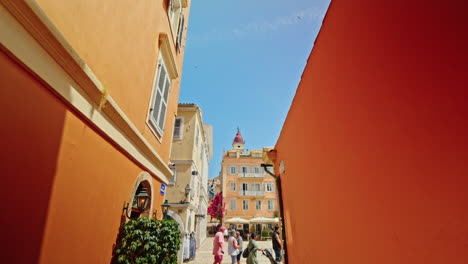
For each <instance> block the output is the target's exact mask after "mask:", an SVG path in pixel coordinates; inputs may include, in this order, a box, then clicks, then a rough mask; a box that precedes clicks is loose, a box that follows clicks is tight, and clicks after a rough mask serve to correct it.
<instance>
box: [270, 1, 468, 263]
mask: <svg viewBox="0 0 468 264" xmlns="http://www.w3.org/2000/svg"><path fill="white" fill-rule="evenodd" d="M465 11H466V6H465V4H464V3H463V2H462V1H449V2H440V1H434V0H426V1H406V0H393V1H375V0H361V1H333V2H332V3H331V6H330V8H329V10H328V13H327V15H326V19H325V21H324V24H323V26H322V29H321V32H320V34H319V37H318V39H317V40H316V43H315V46H314V48H313V51H312V53H311V55H310V57H309V60H308V64H307V66H306V68H305V70H304V73H303V76H302V80H301V82H300V84H299V87H298V89H297V92H296V96H295V98H294V101H293V104H292V106H291V109H290V111H289V114H288V116H287V119H286V121H285V123H284V126H283V129H282V132H281V135H280V137H279V139H278V142H277V144H276V149H277V160H276V162H277V164H276V165H278V163H279V162H280V161H281V160H283V161H284V164H285V173H283V174H281V178H282V188H283V199H284V207H285V219H286V231H287V238H288V240H287V242H288V249H289V260H290V262H289V263H294V264H303V263H314V264H324V263H326V264H342V263H347V264H351V263H356V264H375V263H380V264H385V263H388V264H395V263H402V264H404V263H408V264H409V263H411V264H415V263H421V264H423V263H424V264H436V263H437V264H440V263H451V264H462V263H468V193H467V186H468V178H467V177H466V176H467V175H468V137H467V135H468V126H467V120H468V103H467V102H468V90H467V87H468V83H467V79H466V61H468V56H467V52H466V51H467V47H468V42H467V39H466V28H467V26H468V20H467V19H466V12H465ZM311 37H312V36H311ZM304 120H307V122H303V121H304ZM276 168H278V166H276ZM276 173H278V171H277V172H276Z"/></svg>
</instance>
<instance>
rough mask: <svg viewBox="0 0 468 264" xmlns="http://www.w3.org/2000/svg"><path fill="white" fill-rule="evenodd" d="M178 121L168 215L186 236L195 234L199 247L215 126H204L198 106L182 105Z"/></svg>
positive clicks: (203, 225) (172, 152) (204, 224)
mask: <svg viewBox="0 0 468 264" xmlns="http://www.w3.org/2000/svg"><path fill="white" fill-rule="evenodd" d="M177 112H178V114H177V117H176V119H175V126H174V138H173V142H172V151H171V163H172V169H173V171H174V176H173V177H172V178H170V179H169V184H168V188H167V194H166V199H167V200H168V202H169V203H170V205H171V206H170V208H169V211H168V216H169V217H170V218H172V219H174V220H176V221H177V222H178V223H179V225H180V226H182V227H183V228H182V229H183V231H184V234H187V235H189V234H194V235H195V238H196V240H197V244H198V245H199V244H201V243H202V242H203V241H204V240H205V239H206V226H207V224H206V222H207V215H206V213H207V208H208V201H209V197H208V190H207V185H208V165H209V161H210V160H211V158H212V153H213V149H212V144H213V136H212V133H213V132H212V131H213V129H212V127H211V126H210V125H207V124H203V118H202V111H201V109H200V107H199V106H198V105H196V104H179V107H178V111H177Z"/></svg>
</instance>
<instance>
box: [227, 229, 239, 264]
mask: <svg viewBox="0 0 468 264" xmlns="http://www.w3.org/2000/svg"><path fill="white" fill-rule="evenodd" d="M228 254H229V256H231V261H232V264H236V263H237V255H239V245H237V240H236V231H235V230H231V231H229V239H228Z"/></svg>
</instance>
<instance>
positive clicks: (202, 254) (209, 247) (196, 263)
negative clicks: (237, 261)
mask: <svg viewBox="0 0 468 264" xmlns="http://www.w3.org/2000/svg"><path fill="white" fill-rule="evenodd" d="M257 242H258V244H259V247H261V248H272V245H271V240H270V241H257ZM247 245H248V242H247V241H244V248H245V247H247ZM225 246H226V248H227V242H226V243H225ZM212 251H213V237H208V238H207V239H206V240H205V241H204V242H203V244H202V245H201V246H200V247H199V248H198V250H197V255H196V258H195V260H193V261H190V262H187V263H189V264H212V263H213V260H214V259H213V255H212ZM224 252H227V249H225V250H224ZM272 252H273V251H272ZM273 256H274V253H273ZM257 259H258V263H259V264H270V261H269V260H268V258H267V257H265V256H263V255H262V253H261V252H260V251H258V252H257ZM241 263H246V259H245V258H241ZM223 264H231V258H230V257H229V256H228V255H224V260H223ZM278 264H280V263H279V262H278Z"/></svg>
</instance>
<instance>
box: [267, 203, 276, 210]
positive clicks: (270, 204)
mask: <svg viewBox="0 0 468 264" xmlns="http://www.w3.org/2000/svg"><path fill="white" fill-rule="evenodd" d="M273 201H274V200H268V210H269V211H273V210H274V209H275V206H274V204H273Z"/></svg>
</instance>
